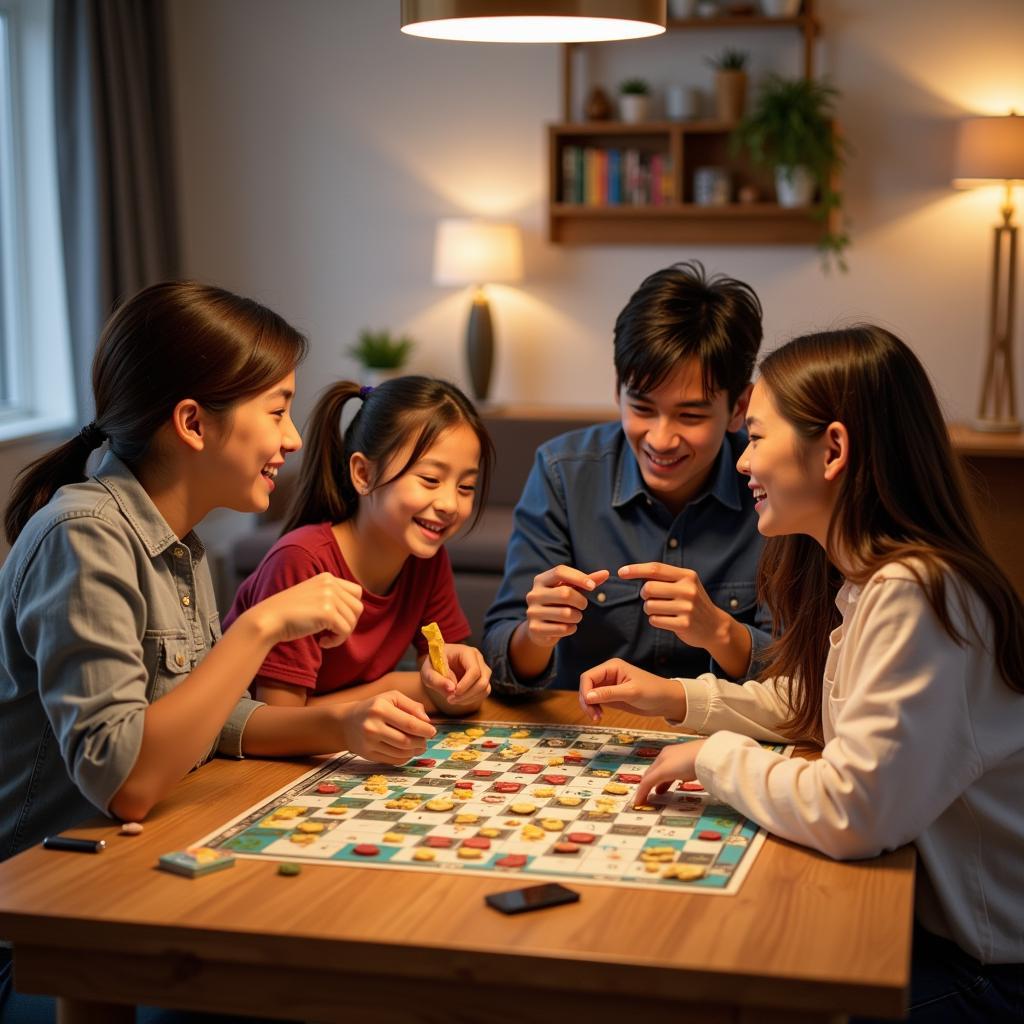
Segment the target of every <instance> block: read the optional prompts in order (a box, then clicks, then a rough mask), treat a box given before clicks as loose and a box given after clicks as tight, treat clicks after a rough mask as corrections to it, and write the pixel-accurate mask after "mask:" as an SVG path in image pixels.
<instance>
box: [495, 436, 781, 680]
mask: <svg viewBox="0 0 1024 1024" xmlns="http://www.w3.org/2000/svg"><path fill="white" fill-rule="evenodd" d="M745 445H746V435H745V434H743V433H739V434H727V435H726V437H725V440H724V442H723V443H722V448H721V451H720V452H719V454H718V459H717V461H716V463H715V464H714V466H713V467H712V469H711V476H710V478H709V481H708V485H707V487H706V489H705V490H704V492H703V493H702V494H701V495H699V496H698V497H696V498H694V500H693V501H691V502H690V503H689V504H688V505H687V506H686V507H685V508H684V509H683V510H682V511H681V512H680V513H679V514H678V515H677V516H673V515H672V514H671V513H670V512H669V510H668V509H667V508H666V507H665V505H664V504H663V503H662V502H661V501H659V500H658V499H657V498H656V497H654V496H653V495H651V494H650V492H649V491H648V490H647V487H646V486H645V484H644V481H643V476H642V475H641V473H640V467H639V465H638V464H637V461H636V457H635V456H634V454H633V452H632V450H631V449H630V447H629V445H628V443H627V441H626V437H625V435H624V434H623V432H622V427H621V425H620V424H619V423H606V424H601V425H599V426H596V427H588V428H586V429H585V430H575V431H572V432H571V433H568V434H563V435H562V436H561V437H557V438H555V439H554V440H552V441H549V442H547V443H546V444H544V445H542V446H541V447H540V448H539V449H538V450H537V458H536V461H535V463H534V466H533V469H532V470H531V471H530V476H529V478H528V480H527V482H526V486H525V488H524V489H523V495H522V497H521V498H520V499H519V504H518V505H517V506H516V509H515V525H514V529H513V532H512V539H511V540H510V541H509V547H508V554H507V556H506V560H505V578H504V580H503V582H502V585H501V588H500V589H499V591H498V596H497V597H496V599H495V601H494V604H493V605H492V606H491V608H490V610H489V611H488V613H487V617H486V619H485V620H484V641H483V645H482V646H483V653H484V657H485V658H486V660H487V663H488V664H489V665H490V666H491V669H492V671H493V673H494V674H493V677H492V679H491V682H492V685H493V686H494V689H495V691H496V692H499V693H501V692H504V693H523V692H528V691H531V690H536V689H538V688H541V687H546V686H553V687H555V688H556V689H563V690H574V689H576V687H577V686H578V685H579V677H580V674H581V673H582V672H584V671H586V670H587V669H588V668H592V667H593V666H594V665H597V664H599V663H600V662H602V661H604V660H606V659H608V658H623V659H625V660H627V661H629V662H631V663H632V664H634V665H637V666H638V667H640V668H643V669H646V670H647V671H649V672H656V673H657V674H659V675H672V676H698V675H700V674H701V673H702V672H707V671H713V672H715V674H716V675H720V676H721V675H725V673H724V672H723V671H722V670H721V668H720V667H719V666H717V665H716V664H715V663H714V662H713V660H712V659H711V657H710V656H709V654H708V652H707V651H705V650H703V649H700V648H694V647H690V646H688V645H687V644H684V643H683V642H682V641H681V640H679V638H678V637H676V636H675V635H674V634H673V633H670V632H669V631H668V630H664V629H656V628H654V627H653V626H651V625H650V624H649V623H648V622H647V619H646V616H645V615H644V613H643V600H642V598H641V597H640V588H641V587H642V586H643V584H644V581H643V580H623V579H619V577H618V576H616V575H615V572H616V570H617V569H618V568H619V567H620V566H623V565H628V564H631V563H634V562H664V563H666V564H668V565H677V566H685V567H686V568H689V569H693V570H695V571H696V572H697V574H698V575H699V576H700V580H701V583H702V584H703V586H704V589H705V590H706V591H707V592H708V595H709V596H710V598H711V599H712V601H714V602H715V604H717V605H718V606H719V607H720V608H722V609H724V610H725V611H727V612H729V614H730V615H732V616H733V618H735V619H736V620H737V621H739V622H741V623H743V624H744V625H745V626H746V627H747V628H748V629H749V630H750V636H751V643H752V651H751V661H752V668H753V666H754V665H755V664H756V662H757V657H758V652H759V651H760V650H761V649H762V648H763V647H764V646H765V644H766V643H767V642H768V639H769V635H768V633H767V630H768V628H769V625H770V618H769V615H768V612H767V610H766V609H765V608H764V607H762V606H760V605H758V603H757V599H756V593H755V574H756V570H757V560H758V557H759V555H760V553H761V548H762V540H761V536H760V534H759V533H758V532H757V515H756V513H755V512H754V502H753V497H752V495H751V493H750V491H749V489H748V488H747V487H745V486H743V485H742V483H741V478H740V476H739V474H738V473H737V471H736V460H737V459H738V458H739V455H740V453H741V452H742V450H743V448H744V447H745ZM563 563H564V564H565V565H571V566H574V567H575V568H577V569H582V570H583V571H584V572H592V571H594V570H595V569H610V570H611V572H612V576H611V577H610V579H608V581H607V582H605V583H603V584H602V585H601V586H600V587H598V588H597V589H596V590H595V591H593V592H592V593H590V594H588V595H587V600H588V607H587V608H586V610H585V611H584V613H583V620H582V621H581V622H580V623H579V625H578V628H577V631H576V632H575V633H574V634H572V635H571V636H568V637H565V638H564V639H562V640H560V641H559V642H558V644H557V646H556V647H555V649H554V657H553V658H552V660H551V662H550V664H549V667H548V670H547V672H546V673H544V674H543V675H542V676H541V677H539V678H538V679H533V680H529V681H524V680H521V679H519V678H517V677H516V675H515V672H514V671H513V669H512V666H511V664H510V662H509V658H508V645H509V640H510V639H511V636H512V632H513V630H514V629H515V628H516V626H518V625H519V623H520V622H522V621H523V620H524V619H525V618H526V593H527V591H528V590H529V589H530V588H531V587H532V586H533V578H534V576H536V575H537V574H538V573H540V572H543V571H544V570H546V569H550V568H552V567H553V566H555V565H559V564H563Z"/></svg>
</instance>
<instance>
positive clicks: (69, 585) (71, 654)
mask: <svg viewBox="0 0 1024 1024" xmlns="http://www.w3.org/2000/svg"><path fill="white" fill-rule="evenodd" d="M30 567H31V571H26V572H25V573H24V574H23V576H22V578H21V581H20V587H19V594H18V604H17V628H18V632H19V635H20V637H21V641H22V643H23V645H24V647H25V651H26V652H27V653H28V654H29V655H30V656H31V657H32V659H33V660H34V661H35V664H36V666H37V670H38V684H39V694H40V698H41V700H42V704H43V707H44V710H45V712H46V715H47V718H48V719H49V721H50V724H51V726H52V728H53V731H54V735H55V736H56V738H57V742H58V745H59V747H60V753H61V757H62V758H63V760H64V764H65V766H66V768H67V770H68V773H69V774H70V776H71V778H72V779H73V781H74V783H75V785H76V786H77V787H78V788H79V790H80V791H81V792H82V794H83V795H84V796H85V797H86V798H87V799H88V800H89V801H90V802H91V803H93V804H94V805H95V806H96V807H98V808H100V809H101V810H102V811H104V812H107V811H108V809H109V806H110V801H111V800H112V799H113V797H114V795H115V794H116V793H117V791H118V790H119V789H120V788H121V786H122V784H123V783H124V781H125V779H126V778H127V777H128V775H129V773H130V772H131V770H132V768H133V767H134V765H135V761H136V759H137V758H138V755H139V751H140V749H141V747H142V733H143V726H144V723H145V714H146V708H147V706H148V701H147V692H146V690H147V681H148V673H147V670H146V665H145V661H144V657H143V648H142V643H141V639H140V638H141V637H142V635H143V631H144V629H145V622H146V602H145V598H144V597H143V595H142V594H141V593H140V591H139V589H138V585H137V566H136V561H135V557H134V555H133V552H132V550H131V548H130V545H129V543H128V541H127V539H126V536H125V534H124V532H123V530H119V529H117V528H115V527H113V526H111V524H109V523H107V522H106V521H105V520H103V519H101V518H97V517H94V516H81V517H74V518H70V519H67V520H64V521H62V522H61V523H60V524H59V525H57V526H56V527H55V528H53V529H51V530H49V532H48V533H47V534H46V535H45V536H44V537H43V538H42V540H41V542H40V543H39V545H38V548H37V550H36V551H35V553H34V555H33V557H32V559H31V563H30Z"/></svg>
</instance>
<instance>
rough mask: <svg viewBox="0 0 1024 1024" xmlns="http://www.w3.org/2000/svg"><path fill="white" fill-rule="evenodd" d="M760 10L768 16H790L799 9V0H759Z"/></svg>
mask: <svg viewBox="0 0 1024 1024" xmlns="http://www.w3.org/2000/svg"><path fill="white" fill-rule="evenodd" d="M761 10H762V11H764V13H765V14H767V15H768V17H769V18H792V17H794V16H795V15H796V14H797V13H798V12H799V10H800V0H761Z"/></svg>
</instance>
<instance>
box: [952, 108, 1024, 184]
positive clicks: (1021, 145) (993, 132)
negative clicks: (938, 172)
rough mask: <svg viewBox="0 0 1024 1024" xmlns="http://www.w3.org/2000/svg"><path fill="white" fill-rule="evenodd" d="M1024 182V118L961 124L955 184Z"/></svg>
mask: <svg viewBox="0 0 1024 1024" xmlns="http://www.w3.org/2000/svg"><path fill="white" fill-rule="evenodd" d="M1013 180H1024V117H1020V116H1019V115H1017V114H1007V115H1006V116H1004V117H969V118H967V119H966V120H964V121H961V122H960V126H959V129H958V131H957V140H956V164H955V176H954V178H953V184H954V185H956V186H958V187H959V188H970V187H971V186H973V185H982V184H985V182H991V181H1013Z"/></svg>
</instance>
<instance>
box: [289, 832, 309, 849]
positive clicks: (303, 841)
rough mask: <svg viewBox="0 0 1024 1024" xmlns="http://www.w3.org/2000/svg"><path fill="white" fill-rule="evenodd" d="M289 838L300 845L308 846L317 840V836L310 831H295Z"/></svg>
mask: <svg viewBox="0 0 1024 1024" xmlns="http://www.w3.org/2000/svg"><path fill="white" fill-rule="evenodd" d="M288 838H289V839H290V840H291V841H292V842H293V843H298V844H299V845H300V846H308V845H309V844H310V843H315V842H316V836H314V835H310V834H309V833H308V832H294V833H293V834H292V835H290V836H289V837H288Z"/></svg>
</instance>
